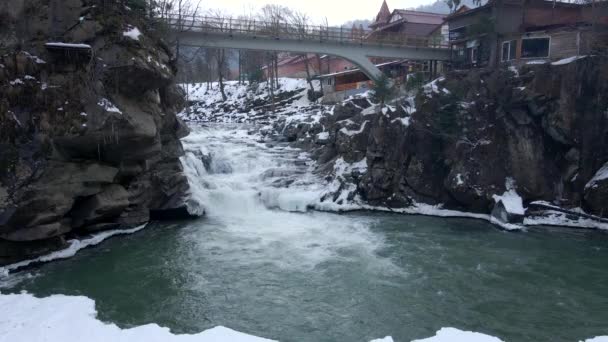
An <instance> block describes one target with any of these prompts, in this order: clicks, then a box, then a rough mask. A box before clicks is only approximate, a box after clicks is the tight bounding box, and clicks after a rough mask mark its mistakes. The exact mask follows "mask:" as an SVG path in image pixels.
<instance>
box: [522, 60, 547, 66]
mask: <svg viewBox="0 0 608 342" xmlns="http://www.w3.org/2000/svg"><path fill="white" fill-rule="evenodd" d="M526 64H528V65H541V64H547V61H545V60H542V59H539V60H535V61H529V62H527V63H526Z"/></svg>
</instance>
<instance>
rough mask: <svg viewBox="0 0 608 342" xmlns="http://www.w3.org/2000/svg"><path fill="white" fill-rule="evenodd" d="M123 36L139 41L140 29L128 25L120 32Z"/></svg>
mask: <svg viewBox="0 0 608 342" xmlns="http://www.w3.org/2000/svg"><path fill="white" fill-rule="evenodd" d="M122 35H123V36H124V37H128V38H131V39H133V40H137V41H139V37H140V36H141V31H139V29H138V28H137V27H135V26H130V27H129V28H128V29H127V30H126V31H125V32H123V33H122Z"/></svg>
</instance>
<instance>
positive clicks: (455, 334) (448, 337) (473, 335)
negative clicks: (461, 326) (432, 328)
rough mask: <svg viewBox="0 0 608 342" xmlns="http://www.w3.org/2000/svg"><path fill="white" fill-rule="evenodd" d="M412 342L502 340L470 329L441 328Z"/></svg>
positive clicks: (485, 341) (481, 341) (500, 341)
mask: <svg viewBox="0 0 608 342" xmlns="http://www.w3.org/2000/svg"><path fill="white" fill-rule="evenodd" d="M412 342H503V341H502V340H501V339H499V338H497V337H494V336H490V335H485V334H482V333H477V332H472V331H462V330H458V329H455V328H441V329H440V330H439V331H437V333H436V334H435V336H433V337H429V338H425V339H421V340H413V341H412Z"/></svg>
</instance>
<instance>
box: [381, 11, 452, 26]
mask: <svg viewBox="0 0 608 342" xmlns="http://www.w3.org/2000/svg"><path fill="white" fill-rule="evenodd" d="M395 14H399V15H400V16H401V18H403V19H404V20H405V21H407V22H408V23H415V24H429V25H441V24H443V20H444V19H445V15H444V14H440V13H431V12H419V11H411V10H402V9H396V10H394V11H393V15H395Z"/></svg>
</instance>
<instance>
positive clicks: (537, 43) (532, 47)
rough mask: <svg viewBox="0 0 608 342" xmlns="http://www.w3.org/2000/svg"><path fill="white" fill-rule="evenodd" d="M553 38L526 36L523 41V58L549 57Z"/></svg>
mask: <svg viewBox="0 0 608 342" xmlns="http://www.w3.org/2000/svg"><path fill="white" fill-rule="evenodd" d="M550 42H551V38H549V37H544V38H524V39H522V41H521V57H522V58H547V57H549V45H550Z"/></svg>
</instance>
